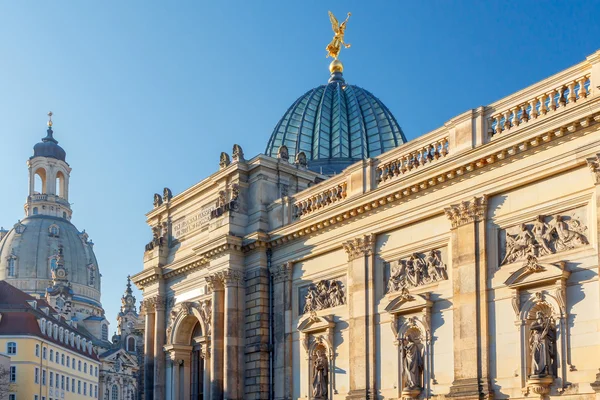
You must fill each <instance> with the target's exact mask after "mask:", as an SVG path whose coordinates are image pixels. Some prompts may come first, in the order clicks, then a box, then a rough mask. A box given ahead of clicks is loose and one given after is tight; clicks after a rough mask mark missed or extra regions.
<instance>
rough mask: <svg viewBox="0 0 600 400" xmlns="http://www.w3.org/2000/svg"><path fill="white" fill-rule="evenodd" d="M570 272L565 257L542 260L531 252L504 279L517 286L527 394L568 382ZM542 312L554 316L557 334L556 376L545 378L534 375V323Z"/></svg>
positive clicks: (516, 307) (515, 304) (517, 320)
mask: <svg viewBox="0 0 600 400" xmlns="http://www.w3.org/2000/svg"><path fill="white" fill-rule="evenodd" d="M570 275H571V273H570V271H568V270H567V269H566V263H565V262H563V261H561V262H558V263H556V264H548V263H538V261H537V258H536V257H534V256H528V258H527V260H526V261H525V262H524V263H523V264H522V266H521V267H520V268H518V269H517V270H516V271H515V272H513V273H512V274H511V275H510V276H509V277H508V279H507V280H506V281H505V282H504V283H505V284H506V286H508V287H509V288H510V289H512V290H513V294H512V306H513V310H514V312H515V326H516V327H517V334H518V335H519V340H518V344H519V345H518V346H517V351H518V354H517V356H518V359H519V360H521V365H520V378H521V390H522V392H523V393H524V394H528V393H529V392H530V391H533V393H535V394H541V395H545V394H547V393H548V392H549V390H550V386H551V385H553V386H554V387H556V388H557V389H560V390H562V389H563V388H564V387H565V386H566V379H567V368H568V366H569V362H570V361H569V360H570V357H569V345H568V333H569V332H568V329H569V327H568V323H567V322H568V313H567V296H566V285H567V280H568V279H569V276H570ZM538 312H541V313H542V315H543V316H544V318H551V319H552V321H553V322H552V328H551V329H553V330H555V332H554V334H555V335H556V336H555V344H556V349H555V350H554V351H555V353H556V354H555V356H554V357H555V359H554V370H553V371H552V376H551V377H548V378H544V379H543V380H542V382H540V380H539V379H537V378H536V379H530V378H531V375H532V374H531V365H532V354H531V348H530V340H531V326H532V324H533V323H534V321H535V319H536V314H537V313H538Z"/></svg>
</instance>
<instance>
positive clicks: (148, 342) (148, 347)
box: [142, 299, 158, 400]
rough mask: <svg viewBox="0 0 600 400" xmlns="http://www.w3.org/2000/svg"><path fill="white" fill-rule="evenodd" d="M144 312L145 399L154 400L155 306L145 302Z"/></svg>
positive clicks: (147, 301)
mask: <svg viewBox="0 0 600 400" xmlns="http://www.w3.org/2000/svg"><path fill="white" fill-rule="evenodd" d="M142 310H143V311H144V313H145V314H146V319H145V324H144V397H145V399H146V400H153V399H154V396H153V393H154V304H152V302H151V299H147V300H144V304H143V306H142ZM157 400H158V399H157Z"/></svg>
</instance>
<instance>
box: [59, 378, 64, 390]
mask: <svg viewBox="0 0 600 400" xmlns="http://www.w3.org/2000/svg"><path fill="white" fill-rule="evenodd" d="M60 388H61V389H62V390H65V376H64V375H61V377H60Z"/></svg>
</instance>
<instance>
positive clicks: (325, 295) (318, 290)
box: [302, 279, 346, 314]
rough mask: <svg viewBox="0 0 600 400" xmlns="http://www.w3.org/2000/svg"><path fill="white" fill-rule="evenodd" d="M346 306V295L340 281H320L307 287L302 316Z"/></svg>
mask: <svg viewBox="0 0 600 400" xmlns="http://www.w3.org/2000/svg"><path fill="white" fill-rule="evenodd" d="M343 304H346V294H345V293H344V287H343V284H342V282H341V281H339V280H336V279H331V280H325V279H324V280H321V281H319V282H318V283H317V284H312V285H310V286H309V287H308V291H307V292H306V295H305V296H304V307H303V308H302V314H306V313H311V312H314V311H319V310H325V309H327V308H331V307H337V306H341V305H343Z"/></svg>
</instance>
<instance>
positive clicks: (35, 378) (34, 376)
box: [33, 367, 40, 383]
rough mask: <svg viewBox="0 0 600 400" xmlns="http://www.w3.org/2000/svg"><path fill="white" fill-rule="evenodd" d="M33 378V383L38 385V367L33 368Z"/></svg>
mask: <svg viewBox="0 0 600 400" xmlns="http://www.w3.org/2000/svg"><path fill="white" fill-rule="evenodd" d="M33 378H34V381H35V383H40V369H39V368H38V367H35V372H34V374H33Z"/></svg>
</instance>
